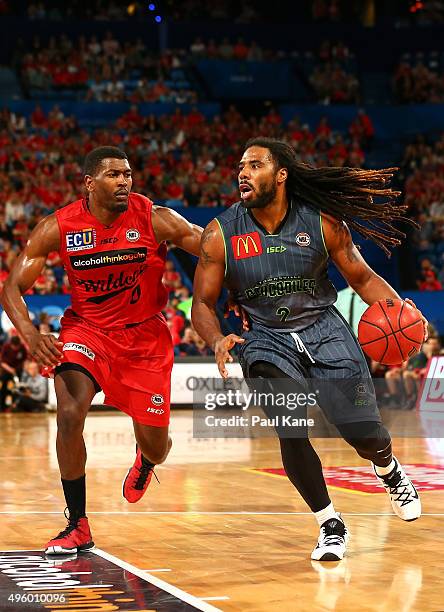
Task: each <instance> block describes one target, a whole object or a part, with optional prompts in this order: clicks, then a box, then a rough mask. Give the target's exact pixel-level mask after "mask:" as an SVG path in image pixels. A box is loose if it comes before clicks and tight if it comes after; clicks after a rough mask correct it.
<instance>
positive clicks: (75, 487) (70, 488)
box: [62, 476, 86, 521]
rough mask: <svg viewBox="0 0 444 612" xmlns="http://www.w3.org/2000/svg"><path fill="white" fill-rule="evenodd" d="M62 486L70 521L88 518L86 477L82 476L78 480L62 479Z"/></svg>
mask: <svg viewBox="0 0 444 612" xmlns="http://www.w3.org/2000/svg"><path fill="white" fill-rule="evenodd" d="M62 486H63V492H64V494H65V500H66V505H67V506H68V511H69V518H70V520H73V521H75V520H77V519H78V518H82V517H83V516H86V514H85V509H86V485H85V476H80V478H76V480H65V479H63V478H62Z"/></svg>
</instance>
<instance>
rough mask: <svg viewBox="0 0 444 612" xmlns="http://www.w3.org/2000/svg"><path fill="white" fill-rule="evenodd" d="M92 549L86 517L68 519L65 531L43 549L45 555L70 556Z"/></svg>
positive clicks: (92, 543) (92, 544)
mask: <svg viewBox="0 0 444 612" xmlns="http://www.w3.org/2000/svg"><path fill="white" fill-rule="evenodd" d="M91 548H94V542H93V541H92V536H91V531H90V529H89V525H88V519H87V517H86V516H82V517H81V518H77V519H75V520H74V519H73V520H71V519H69V520H68V525H67V526H66V529H64V530H63V531H61V532H60V533H59V535H58V536H56V537H55V538H54V539H53V540H50V541H49V542H48V544H47V545H46V547H45V553H46V554H47V555H72V554H74V553H79V552H83V551H87V550H91Z"/></svg>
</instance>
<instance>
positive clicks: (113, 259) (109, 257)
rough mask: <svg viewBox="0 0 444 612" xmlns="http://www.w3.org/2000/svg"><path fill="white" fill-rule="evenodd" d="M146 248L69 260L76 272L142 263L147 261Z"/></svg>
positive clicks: (103, 252) (102, 252)
mask: <svg viewBox="0 0 444 612" xmlns="http://www.w3.org/2000/svg"><path fill="white" fill-rule="evenodd" d="M146 255H147V249H146V247H136V248H134V249H122V250H119V251H101V252H100V253H94V254H91V255H77V256H71V257H70V258H69V260H70V262H71V266H72V267H73V268H74V269H75V270H92V269H93V268H104V267H106V266H119V265H125V264H132V263H141V262H142V261H145V260H146Z"/></svg>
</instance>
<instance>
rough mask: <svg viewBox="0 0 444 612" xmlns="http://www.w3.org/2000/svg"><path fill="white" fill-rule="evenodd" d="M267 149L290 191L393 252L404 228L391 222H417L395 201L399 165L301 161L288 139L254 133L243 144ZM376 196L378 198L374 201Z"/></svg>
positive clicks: (292, 195) (397, 194) (290, 193)
mask: <svg viewBox="0 0 444 612" xmlns="http://www.w3.org/2000/svg"><path fill="white" fill-rule="evenodd" d="M254 146H256V147H264V148H266V149H269V151H270V153H271V155H272V156H273V159H274V160H275V163H276V164H277V166H278V167H279V168H287V171H288V178H287V181H286V190H287V196H288V197H289V198H290V197H295V198H297V199H298V200H300V201H302V202H304V203H305V204H307V205H309V206H311V207H312V208H315V209H316V210H319V211H322V212H325V213H328V214H329V215H331V216H332V217H334V218H335V219H337V220H338V221H344V222H345V223H347V225H348V226H349V227H350V228H351V229H353V230H355V231H356V232H358V234H360V235H361V236H363V237H364V238H367V239H369V240H372V241H373V242H375V243H376V244H377V245H378V246H379V247H380V248H381V249H383V251H384V252H385V253H386V254H387V255H388V256H390V248H392V247H395V246H398V245H399V244H401V239H402V238H405V234H404V232H402V231H401V230H399V229H398V228H396V227H395V226H394V225H393V222H394V221H403V222H406V223H409V224H410V225H413V226H415V227H418V226H417V224H416V223H415V222H414V221H412V220H411V219H408V218H407V217H405V216H404V213H405V211H406V210H407V208H408V207H407V206H406V205H405V204H398V203H396V199H397V198H398V196H399V195H400V194H401V192H400V191H393V190H392V189H391V188H390V187H389V186H388V185H389V183H390V180H391V179H392V177H393V174H394V172H396V170H398V168H383V169H382V170H363V169H362V168H341V167H324V168H314V167H313V166H310V165H309V164H304V163H302V162H300V161H298V160H297V157H296V151H295V150H294V149H293V147H292V146H290V145H289V144H288V143H286V142H283V141H281V140H276V139H274V138H265V137H258V138H251V139H250V140H249V141H248V142H247V144H246V145H245V148H246V149H248V148H249V147H254ZM374 197H377V198H378V200H379V202H377V203H376V202H374V201H373V198H374Z"/></svg>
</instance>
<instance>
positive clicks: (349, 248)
mask: <svg viewBox="0 0 444 612" xmlns="http://www.w3.org/2000/svg"><path fill="white" fill-rule="evenodd" d="M345 253H346V255H347V259H348V261H349V262H350V263H356V262H357V261H359V257H358V256H357V254H356V250H355V245H354V244H353V240H352V239H351V238H350V239H349V240H348V241H347V244H346V245H345Z"/></svg>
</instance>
